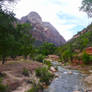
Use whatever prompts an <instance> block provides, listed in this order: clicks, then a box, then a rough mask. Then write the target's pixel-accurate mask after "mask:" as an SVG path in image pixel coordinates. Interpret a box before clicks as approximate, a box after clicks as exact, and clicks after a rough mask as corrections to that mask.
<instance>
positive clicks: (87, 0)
mask: <svg viewBox="0 0 92 92" xmlns="http://www.w3.org/2000/svg"><path fill="white" fill-rule="evenodd" d="M80 10H82V11H84V12H86V13H87V14H88V16H89V17H92V0H83V1H82V6H81V8H80Z"/></svg>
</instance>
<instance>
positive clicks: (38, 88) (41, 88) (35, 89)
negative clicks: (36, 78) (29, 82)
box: [27, 84, 43, 92]
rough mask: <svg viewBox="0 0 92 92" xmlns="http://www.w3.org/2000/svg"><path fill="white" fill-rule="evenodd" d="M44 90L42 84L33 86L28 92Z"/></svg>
mask: <svg viewBox="0 0 92 92" xmlns="http://www.w3.org/2000/svg"><path fill="white" fill-rule="evenodd" d="M42 90H43V87H42V86H41V85H40V84H38V85H35V86H33V87H32V88H31V89H29V90H28V91H27V92H42Z"/></svg>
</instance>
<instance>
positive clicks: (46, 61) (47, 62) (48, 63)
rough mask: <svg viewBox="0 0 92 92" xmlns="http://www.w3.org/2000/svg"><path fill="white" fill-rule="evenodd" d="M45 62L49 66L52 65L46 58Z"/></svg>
mask: <svg viewBox="0 0 92 92" xmlns="http://www.w3.org/2000/svg"><path fill="white" fill-rule="evenodd" d="M44 64H46V65H48V68H50V67H51V66H52V64H51V62H50V61H48V60H44Z"/></svg>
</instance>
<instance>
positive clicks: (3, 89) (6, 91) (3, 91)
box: [0, 84, 8, 92]
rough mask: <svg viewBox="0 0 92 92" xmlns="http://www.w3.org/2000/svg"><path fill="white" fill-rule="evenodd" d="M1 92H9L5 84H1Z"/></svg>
mask: <svg viewBox="0 0 92 92" xmlns="http://www.w3.org/2000/svg"><path fill="white" fill-rule="evenodd" d="M0 92H8V87H7V86H5V85H3V84H0Z"/></svg>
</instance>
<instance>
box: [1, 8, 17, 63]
mask: <svg viewBox="0 0 92 92" xmlns="http://www.w3.org/2000/svg"><path fill="white" fill-rule="evenodd" d="M14 20H15V18H14V16H13V15H12V14H6V13H5V12H4V11H3V10H2V9H1V10H0V21H2V22H0V56H1V58H2V64H4V62H5V58H6V57H7V56H8V55H9V54H10V49H11V46H12V42H14V40H15V39H14V36H13V33H14V31H15V27H14V25H13V23H14Z"/></svg>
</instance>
